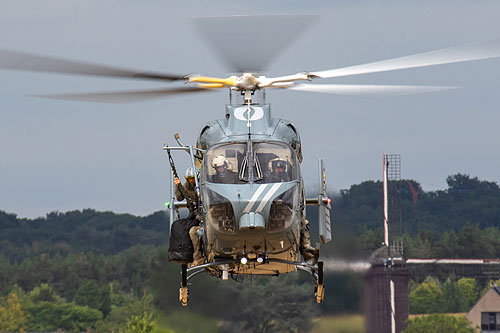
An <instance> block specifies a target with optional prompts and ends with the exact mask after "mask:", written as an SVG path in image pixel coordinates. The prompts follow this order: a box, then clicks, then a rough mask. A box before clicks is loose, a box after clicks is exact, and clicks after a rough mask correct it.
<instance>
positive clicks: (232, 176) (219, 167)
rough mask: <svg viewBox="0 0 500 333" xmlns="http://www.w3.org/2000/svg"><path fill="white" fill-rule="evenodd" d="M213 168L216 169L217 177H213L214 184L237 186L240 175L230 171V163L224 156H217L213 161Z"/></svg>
mask: <svg viewBox="0 0 500 333" xmlns="http://www.w3.org/2000/svg"><path fill="white" fill-rule="evenodd" d="M212 167H213V168H214V169H215V175H213V176H212V181H213V182H214V183H224V184H236V183H238V180H239V179H238V174H237V173H236V172H234V171H232V170H229V162H228V161H227V160H226V157H225V156H224V155H222V154H219V155H217V156H216V157H215V158H214V160H213V161H212Z"/></svg>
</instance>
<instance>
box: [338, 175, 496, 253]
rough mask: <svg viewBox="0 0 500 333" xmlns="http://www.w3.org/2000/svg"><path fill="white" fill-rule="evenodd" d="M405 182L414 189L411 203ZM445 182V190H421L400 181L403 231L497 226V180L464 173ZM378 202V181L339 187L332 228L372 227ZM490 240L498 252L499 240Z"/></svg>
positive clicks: (375, 224) (378, 214)
mask: <svg viewBox="0 0 500 333" xmlns="http://www.w3.org/2000/svg"><path fill="white" fill-rule="evenodd" d="M408 182H410V183H411V184H412V186H413V188H414V189H416V190H417V197H418V199H417V201H416V202H415V203H414V202H413V195H412V193H411V191H410V188H409V185H408ZM447 183H448V189H447V190H446V191H434V192H423V191H422V190H421V188H420V185H419V184H418V183H417V182H415V181H413V180H410V181H406V180H404V181H401V183H400V188H401V212H402V219H403V221H404V223H405V227H406V231H407V232H409V233H410V234H411V235H412V236H414V235H416V234H418V233H419V232H420V231H421V230H424V229H426V230H428V231H429V232H430V233H431V234H432V235H433V236H438V235H440V234H442V233H444V232H445V231H446V232H450V231H455V232H457V231H458V230H460V229H462V228H464V227H465V226H466V225H476V224H477V225H478V227H479V228H481V229H485V228H489V227H494V228H498V226H499V225H500V187H499V186H498V184H497V183H495V182H488V181H481V180H479V179H478V178H477V177H470V176H468V175H464V174H456V175H452V176H449V177H448V178H447ZM382 204H383V203H382V182H373V181H365V182H362V183H361V184H357V185H352V186H351V187H350V188H349V189H348V190H342V191H341V195H340V197H339V198H337V200H336V201H335V205H334V209H333V220H334V221H335V227H336V228H337V229H338V228H341V229H347V230H350V231H351V232H352V233H353V234H360V233H361V232H362V230H363V228H364V227H366V228H368V229H371V230H376V229H378V228H379V227H380V225H381V222H380V221H382V220H383V216H382V212H383V207H382ZM463 236H465V235H463ZM491 240H493V241H495V244H496V249H497V251H496V253H497V254H498V242H499V240H498V238H497V239H496V240H495V239H494V238H493V237H491ZM450 241H452V239H450ZM465 244H466V243H465ZM486 244H487V243H486ZM494 246H495V245H493V244H492V246H489V245H488V246H487V249H486V250H488V251H491V249H495V247H494ZM443 248H444V246H443ZM463 250H464V251H466V252H467V251H469V253H470V252H472V253H475V252H473V251H477V250H481V248H479V249H474V248H467V247H464V248H463ZM452 253H454V252H452ZM460 255H461V256H465V255H466V254H465V253H463V254H460ZM488 257H489V256H488Z"/></svg>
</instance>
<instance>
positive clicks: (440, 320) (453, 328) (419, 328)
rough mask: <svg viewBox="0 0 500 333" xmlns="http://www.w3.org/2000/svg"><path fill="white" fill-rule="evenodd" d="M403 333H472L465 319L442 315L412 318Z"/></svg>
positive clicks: (472, 330)
mask: <svg viewBox="0 0 500 333" xmlns="http://www.w3.org/2000/svg"><path fill="white" fill-rule="evenodd" d="M403 332H405V333H424V332H425V333H449V332H454V333H474V329H473V328H471V327H470V322H469V321H468V320H467V319H466V318H465V317H456V316H449V315H443V314H431V315H428V316H420V317H414V318H413V319H410V320H408V327H407V328H406V329H405V330H404V331H403Z"/></svg>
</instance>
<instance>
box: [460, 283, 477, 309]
mask: <svg viewBox="0 0 500 333" xmlns="http://www.w3.org/2000/svg"><path fill="white" fill-rule="evenodd" d="M457 286H458V291H459V295H460V301H461V302H460V308H459V311H457V312H466V311H469V310H470V309H471V308H472V306H473V305H474V304H475V303H476V302H477V300H478V299H479V286H478V284H477V282H476V279H471V278H461V279H460V280H458V281H457Z"/></svg>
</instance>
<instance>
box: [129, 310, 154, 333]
mask: <svg viewBox="0 0 500 333" xmlns="http://www.w3.org/2000/svg"><path fill="white" fill-rule="evenodd" d="M153 328H154V325H153V314H152V313H147V312H144V313H143V314H142V315H132V316H131V317H130V318H129V319H128V320H127V324H126V326H125V333H149V332H152V331H153Z"/></svg>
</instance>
